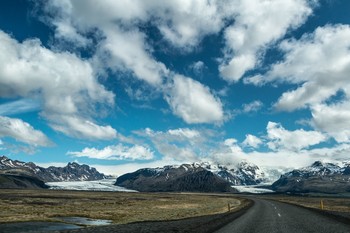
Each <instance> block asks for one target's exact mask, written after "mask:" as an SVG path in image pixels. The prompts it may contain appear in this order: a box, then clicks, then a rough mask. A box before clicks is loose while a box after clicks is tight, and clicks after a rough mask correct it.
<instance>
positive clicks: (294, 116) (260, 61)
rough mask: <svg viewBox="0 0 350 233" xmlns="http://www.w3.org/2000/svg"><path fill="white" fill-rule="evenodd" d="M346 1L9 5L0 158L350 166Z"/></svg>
mask: <svg viewBox="0 0 350 233" xmlns="http://www.w3.org/2000/svg"><path fill="white" fill-rule="evenodd" d="M349 10H350V2H349V1H345V0H221V1H219V0H218V1H213V0H207V1H204V0H169V1H156V0H146V1H145V0H134V1H131V0H118V1H112V0H100V1H92V0H47V1H44V0H42V1H40V0H38V1H34V0H5V1H1V3H0V154H3V155H6V156H8V157H10V158H11V159H18V160H21V161H33V162H35V163H37V164H39V165H42V166H49V165H57V166H59V165H64V164H66V163H67V162H70V161H77V162H79V163H85V164H88V165H92V166H94V167H96V168H97V169H98V170H100V171H102V172H105V173H107V174H122V173H124V172H128V171H129V172H130V171H133V170H135V169H138V168H141V167H156V166H163V165H167V164H182V163H189V162H197V161H211V162H215V163H220V164H224V165H233V164H236V163H238V162H240V161H248V162H252V163H254V164H257V165H258V166H262V167H289V168H297V167H302V166H307V165H310V164H311V163H312V162H314V161H316V160H321V161H325V162H341V161H345V160H349V159H350V76H349V75H350V16H349V14H348V12H349Z"/></svg>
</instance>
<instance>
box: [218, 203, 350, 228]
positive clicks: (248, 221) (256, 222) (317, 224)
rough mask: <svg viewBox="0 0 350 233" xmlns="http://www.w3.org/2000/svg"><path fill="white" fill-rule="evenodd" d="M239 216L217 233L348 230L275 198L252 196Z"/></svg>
mask: <svg viewBox="0 0 350 233" xmlns="http://www.w3.org/2000/svg"><path fill="white" fill-rule="evenodd" d="M254 202H255V204H254V205H253V206H252V207H251V208H250V209H249V210H248V211H247V212H246V213H245V214H244V215H242V216H241V217H239V218H238V219H236V220H234V221H233V222H231V223H229V224H228V225H226V226H224V227H223V228H221V229H220V230H218V231H217V233H231V232H232V233H241V232H242V233H255V232H259V233H277V232H283V233H303V232H317V233H323V232H324V233H338V232H339V233H340V232H344V233H349V232H350V226H349V225H346V224H344V223H341V222H338V221H337V220H335V219H331V218H328V217H326V216H323V215H321V214H319V213H317V212H314V211H310V210H307V209H304V208H301V207H297V206H293V205H288V204H284V203H280V202H276V201H269V200H261V199H254Z"/></svg>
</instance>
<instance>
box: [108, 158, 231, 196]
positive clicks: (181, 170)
mask: <svg viewBox="0 0 350 233" xmlns="http://www.w3.org/2000/svg"><path fill="white" fill-rule="evenodd" d="M115 185H118V186H121V187H125V188H128V189H133V190H137V191H141V192H172V191H175V192H234V191H235V189H233V188H232V187H231V184H230V183H229V182H228V181H226V180H224V179H222V178H221V177H219V176H217V175H215V174H214V173H212V172H211V171H208V170H207V169H205V168H203V167H201V166H200V165H199V164H183V165H181V166H164V167H162V168H144V169H139V170H137V171H135V172H132V173H127V174H124V175H122V176H120V177H118V178H117V180H116V182H115Z"/></svg>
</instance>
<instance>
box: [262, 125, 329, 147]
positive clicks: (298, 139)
mask: <svg viewBox="0 0 350 233" xmlns="http://www.w3.org/2000/svg"><path fill="white" fill-rule="evenodd" d="M266 130H267V138H268V140H269V142H268V143H267V145H268V147H269V148H270V149H271V150H281V149H282V150H283V149H287V150H291V151H299V150H301V149H304V148H308V147H310V146H312V145H317V144H319V143H321V142H323V141H326V140H327V137H326V136H325V135H324V134H322V133H320V132H317V131H305V130H303V129H298V130H294V131H288V130H286V129H284V128H283V126H282V125H281V124H278V123H275V122H269V123H268V124H267V127H266Z"/></svg>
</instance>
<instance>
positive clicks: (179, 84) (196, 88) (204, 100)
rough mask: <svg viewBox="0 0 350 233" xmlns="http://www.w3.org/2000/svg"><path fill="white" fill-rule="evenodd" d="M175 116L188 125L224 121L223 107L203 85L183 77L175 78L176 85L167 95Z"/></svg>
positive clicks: (174, 84) (177, 76)
mask: <svg viewBox="0 0 350 233" xmlns="http://www.w3.org/2000/svg"><path fill="white" fill-rule="evenodd" d="M165 98H166V100H167V102H168V103H169V105H170V107H171V109H172V110H173V112H174V114H175V115H177V116H179V117H181V118H182V119H184V121H185V122H186V123H189V124H192V123H210V122H220V121H222V120H223V116H224V113H223V107H222V103H221V101H220V100H219V99H218V98H216V97H215V96H214V95H213V94H212V93H211V92H210V90H209V88H208V87H206V86H204V85H203V84H201V83H199V82H197V81H195V80H193V79H190V78H186V77H184V76H181V75H176V76H175V77H174V83H173V85H172V86H171V87H170V88H169V92H168V93H167V95H166V97H165Z"/></svg>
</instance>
